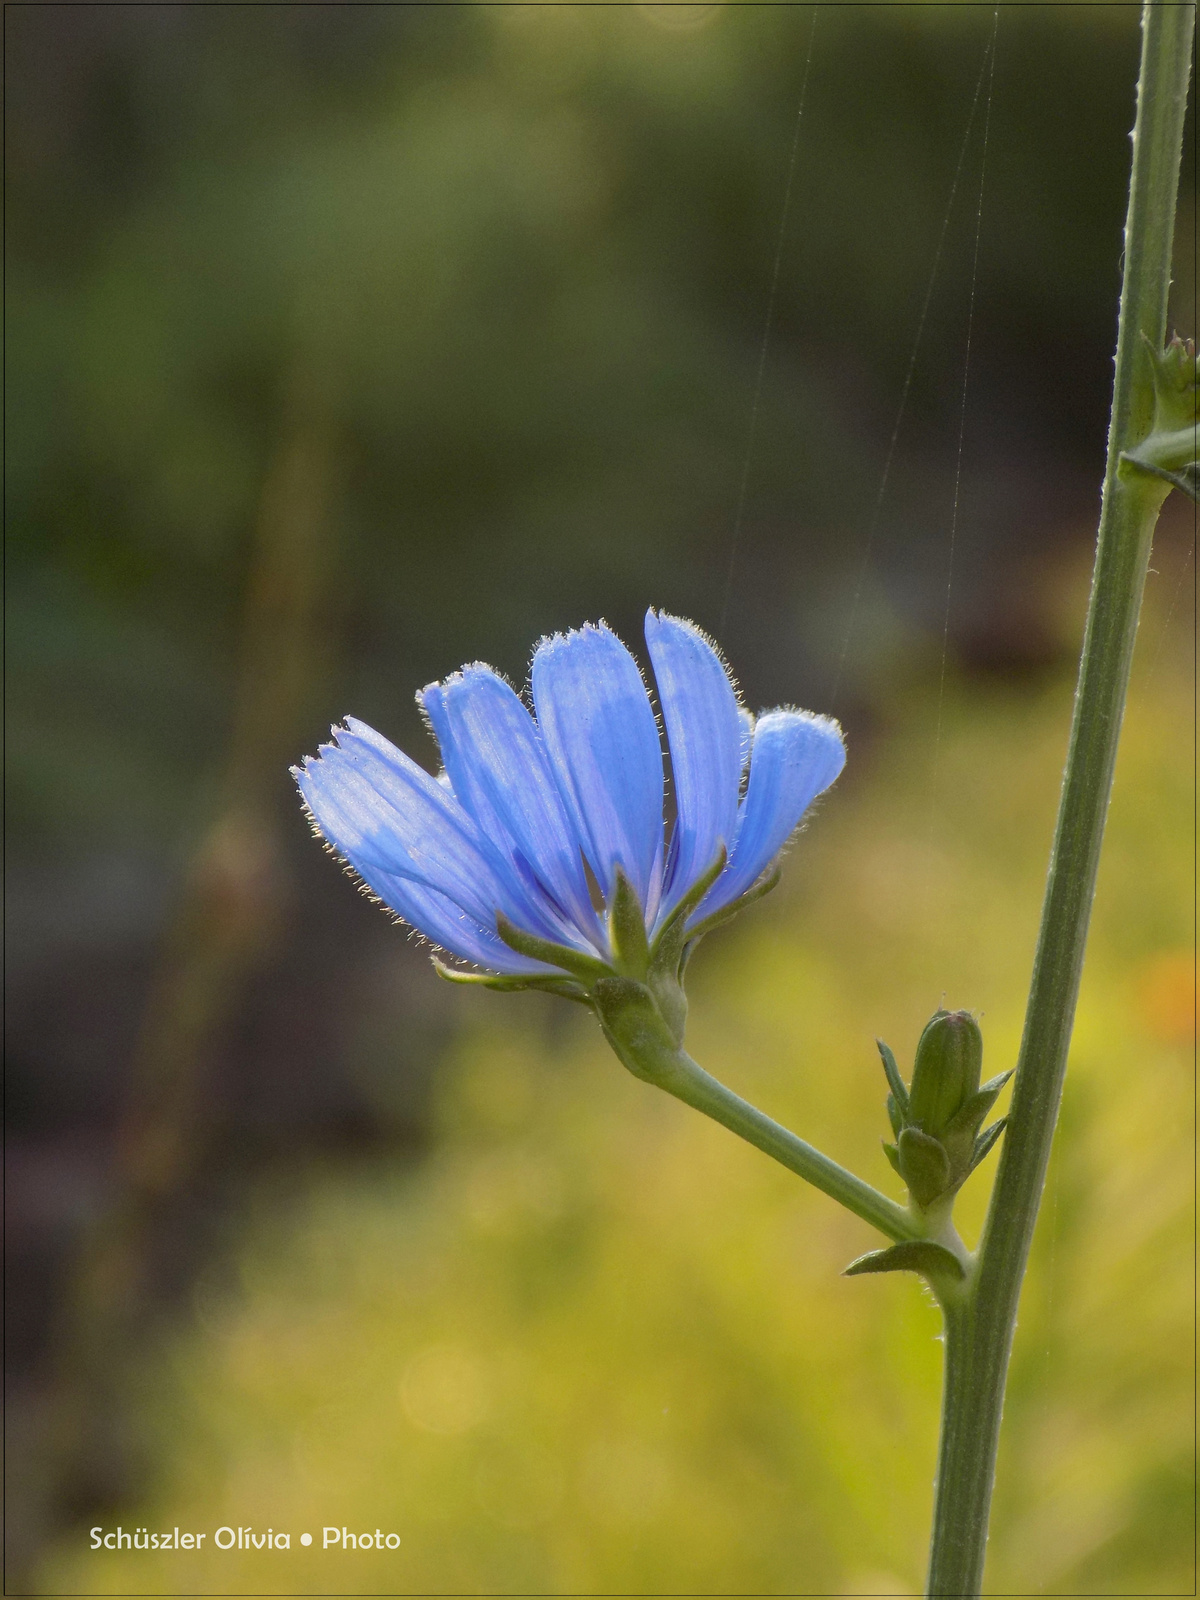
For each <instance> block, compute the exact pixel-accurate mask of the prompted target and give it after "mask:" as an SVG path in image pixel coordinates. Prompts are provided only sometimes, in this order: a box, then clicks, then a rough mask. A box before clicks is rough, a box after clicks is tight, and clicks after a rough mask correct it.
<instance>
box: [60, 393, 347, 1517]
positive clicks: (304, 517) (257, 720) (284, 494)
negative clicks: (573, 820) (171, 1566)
mask: <svg viewBox="0 0 1200 1600" xmlns="http://www.w3.org/2000/svg"><path fill="white" fill-rule="evenodd" d="M334 454H335V452H334V443H333V438H332V429H331V425H330V421H329V416H328V410H327V406H326V405H325V403H324V400H323V397H321V396H320V395H319V394H318V392H317V390H316V388H315V386H314V384H313V383H312V381H311V379H310V378H308V377H307V376H302V377H299V378H295V379H293V381H292V383H291V387H290V392H289V393H288V395H287V398H286V401H285V404H284V405H283V407H282V409H281V419H280V427H279V435H278V442H277V444H276V446H275V449H274V451H273V453H272V456H271V458H270V459H269V461H268V466H267V471H266V474H265V477H264V481H263V486H262V493H261V498H260V502H259V508H258V514H257V517H256V520H255V525H254V528H253V542H252V551H251V560H250V565H249V572H248V576H247V582H246V590H245V602H244V607H243V616H242V624H241V641H240V661H239V668H238V673H237V679H236V686H235V702H234V707H233V715H232V723H231V731H230V738H229V746H228V751H227V754H226V757H225V760H224V771H223V776H222V780H221V783H220V787H219V790H218V800H217V804H216V807H215V815H214V816H213V819H212V822H211V824H210V826H209V827H208V829H207V831H206V832H205V834H204V835H203V837H202V838H201V839H200V841H199V843H198V844H197V846H196V849H195V852H194V854H193V856H192V858H191V861H190V864H189V867H188V869H187V873H186V876H185V879H184V883H183V886H182V892H181V895H180V898H179V902H178V905H177V907H176V910H175V913H174V915H173V918H172V920H171V923H170V926H169V927H168V929H167V931H166V933H165V936H164V940H163V947H162V954H161V958H160V961H159V965H158V970H157V973H156V976H155V978H154V981H153V984H152V988H151V993H150V997H149V1000H148V1003H147V1006H146V1012H145V1017H144V1020H143V1024H142V1028H141V1033H140V1039H139V1043H138V1046H137V1051H136V1055H135V1058H134V1062H133V1069H132V1073H131V1082H130V1090H129V1097H128V1101H127V1105H126V1108H125V1111H124V1115H123V1117H122V1120H121V1124H120V1126H119V1128H118V1132H117V1136H116V1140H115V1145H114V1151H113V1163H112V1169H111V1186H110V1191H109V1194H110V1198H109V1204H108V1207H107V1209H106V1211H105V1213H104V1214H103V1215H102V1216H101V1217H100V1218H99V1219H98V1220H97V1222H96V1224H95V1226H94V1227H93V1228H92V1229H91V1230H90V1232H89V1233H88V1234H87V1235H86V1236H85V1239H84V1241H83V1245H82V1253H81V1260H80V1264H79V1270H78V1275H77V1278H76V1281H75V1285H74V1288H73V1291H72V1293H71V1296H70V1298H69V1301H68V1306H67V1311H66V1317H65V1323H64V1327H63V1330H62V1339H61V1344H60V1352H61V1355H60V1367H59V1394H58V1405H57V1413H58V1416H57V1426H56V1427H55V1428H54V1429H53V1430H52V1438H51V1440H50V1451H49V1455H50V1460H49V1461H48V1469H49V1473H50V1476H51V1481H52V1482H56V1483H57V1485H58V1493H59V1495H60V1496H61V1498H62V1499H63V1501H64V1503H65V1506H66V1508H67V1509H68V1510H71V1511H74V1510H82V1509H83V1508H84V1507H85V1506H86V1505H92V1504H96V1503H97V1502H98V1501H99V1502H103V1501H106V1500H111V1499H113V1498H114V1496H117V1495H120V1494H121V1493H122V1492H123V1491H124V1490H125V1489H127V1487H128V1482H127V1480H128V1476H129V1473H130V1471H131V1469H132V1467H133V1462H132V1460H131V1458H130V1454H129V1450H128V1447H127V1445H125V1444H124V1443H123V1441H122V1437H121V1435H122V1429H121V1426H120V1410H121V1408H120V1404H119V1401H118V1399H117V1391H118V1387H119V1379H120V1377H121V1375H122V1374H123V1372H124V1371H125V1370H126V1369H127V1366H128V1363H129V1362H130V1360H132V1359H136V1355H137V1350H138V1345H139V1342H140V1336H141V1335H143V1334H144V1332H145V1331H146V1327H147V1322H148V1319H149V1317H150V1316H151V1314H152V1313H153V1310H154V1307H155V1292H156V1291H155V1286H156V1257H157V1255H158V1254H159V1253H160V1252H161V1251H162V1250H163V1249H164V1248H169V1247H170V1246H169V1240H168V1241H163V1240H160V1239H159V1237H158V1235H159V1233H160V1231H161V1230H162V1224H163V1220H164V1218H165V1217H166V1216H167V1215H168V1213H169V1211H170V1209H171V1207H172V1205H173V1204H174V1203H175V1202H177V1201H179V1200H180V1199H181V1198H182V1197H184V1196H186V1194H187V1192H188V1191H189V1189H190V1188H194V1186H195V1183H196V1180H197V1177H198V1175H199V1173H200V1171H201V1167H202V1164H203V1162H204V1159H205V1156H206V1154H207V1153H208V1152H209V1150H210V1148H211V1145H212V1142H213V1139H214V1135H215V1133H216V1131H217V1130H216V1128H215V1123H214V1119H213V1116H212V1111H211V1107H212V1104H213V1096H212V1095H211V1094H209V1093H208V1088H209V1083H210V1080H211V1075H212V1071H213V1066H214V1061H215V1059H216V1058H217V1056H218V1054H219V1047H220V1042H221V1038H222V1035H223V1034H224V1032H225V1031H226V1029H227V1028H228V1026H229V1024H230V1023H231V1021H232V1020H233V1019H234V1018H235V1016H236V1015H237V1012H238V1010H239V1007H240V1006H241V1004H242V1001H243V996H244V993H245V990H246V986H247V983H248V981H249V979H250V978H251V976H252V975H253V973H254V971H255V970H256V968H257V967H259V966H260V964H261V963H262V962H263V960H264V959H265V958H266V956H267V954H268V952H269V950H270V948H271V946H272V944H273V942H274V939H275V936H276V932H277V929H278V926H279V921H280V916H281V908H282V903H283V900H284V894H285V888H286V883H285V876H284V870H283V866H282V861H281V851H280V838H279V830H280V799H281V794H282V793H283V792H284V791H283V789H282V786H281V782H280V779H281V774H283V773H284V772H285V771H286V768H287V766H288V764H289V762H290V761H291V760H292V759H293V758H294V756H295V752H296V749H297V748H298V741H299V738H300V737H301V727H302V721H303V717H304V713H305V711H306V710H307V709H308V708H309V706H310V705H311V697H312V694H313V690H314V685H315V683H316V682H317V681H318V679H319V675H320V670H321V667H322V662H321V661H320V660H319V655H320V644H319V642H318V641H319V639H320V632H319V626H318V607H319V605H320V604H321V600H322V596H323V592H324V589H325V587H326V584H327V581H328V579H329V576H330V565H331V542H330V539H329V536H328V533H329V522H330V518H329V507H330V499H331V493H332V485H333V479H334Z"/></svg>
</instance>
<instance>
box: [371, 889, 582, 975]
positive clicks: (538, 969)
mask: <svg viewBox="0 0 1200 1600" xmlns="http://www.w3.org/2000/svg"><path fill="white" fill-rule="evenodd" d="M355 871H356V872H357V873H358V875H359V877H360V878H361V879H362V881H363V882H364V883H365V884H366V886H367V888H368V889H370V890H371V892H372V894H375V895H378V897H379V899H380V900H382V901H383V903H384V904H385V905H387V906H390V907H391V909H392V910H393V911H394V912H396V914H397V915H398V916H400V917H402V918H403V919H404V921H405V922H407V923H409V924H410V925H411V926H412V927H413V928H415V929H416V930H417V932H418V933H421V934H424V936H425V937H426V938H427V939H428V940H430V942H431V943H433V944H436V945H439V946H440V947H441V948H442V949H443V950H445V951H446V952H447V953H448V954H450V955H452V956H457V957H458V958H459V959H460V960H462V961H471V962H474V963H475V965H476V966H480V967H486V968H487V969H488V970H489V971H491V972H501V973H504V974H506V975H510V976H522V975H524V976H530V977H532V976H540V975H544V974H551V975H555V974H557V968H555V967H549V966H546V965H545V964H544V963H543V962H541V961H530V960H529V959H528V957H526V956H519V955H518V954H517V953H516V951H515V950H510V949H509V948H508V946H507V945H506V944H505V943H504V942H503V941H502V940H501V939H499V938H498V937H497V935H496V934H495V933H492V932H489V930H488V929H487V928H483V927H481V926H480V925H479V923H478V922H476V921H475V919H474V918H473V917H469V916H468V915H467V913H466V912H465V911H463V910H461V909H460V908H459V907H458V906H456V905H455V904H454V902H453V900H448V899H447V898H446V896H445V895H444V894H439V893H438V891H437V890H436V889H427V888H425V887H424V886H423V885H421V884H418V883H414V882H413V881H412V880H411V879H410V878H398V877H395V876H394V875H392V874H389V873H386V872H379V871H376V870H375V869H368V870H366V871H364V870H363V869H362V868H361V867H356V868H355Z"/></svg>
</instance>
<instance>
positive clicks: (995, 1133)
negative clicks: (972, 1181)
mask: <svg viewBox="0 0 1200 1600" xmlns="http://www.w3.org/2000/svg"><path fill="white" fill-rule="evenodd" d="M1007 1125H1008V1118H1007V1117H1001V1118H1000V1120H999V1122H993V1123H992V1125H991V1127H990V1128H985V1129H984V1130H983V1132H982V1133H981V1134H980V1135H979V1137H978V1139H976V1141H975V1149H974V1151H973V1152H972V1155H971V1165H970V1166H969V1167H968V1168H967V1174H968V1176H970V1174H971V1173H972V1172H974V1171H975V1168H976V1167H977V1166H978V1165H979V1163H980V1162H981V1161H982V1160H983V1158H984V1156H986V1155H987V1153H988V1151H989V1150H990V1149H991V1148H992V1146H993V1145H994V1144H995V1142H996V1140H997V1139H998V1138H999V1137H1000V1135H1001V1134H1002V1133H1003V1132H1004V1130H1005V1128H1006V1127H1007Z"/></svg>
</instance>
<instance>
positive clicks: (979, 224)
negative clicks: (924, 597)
mask: <svg viewBox="0 0 1200 1600" xmlns="http://www.w3.org/2000/svg"><path fill="white" fill-rule="evenodd" d="M999 28H1000V7H999V6H997V7H996V9H995V11H994V12H993V13H992V36H991V40H990V43H989V45H988V87H987V98H986V100H985V102H984V113H983V146H982V150H981V152H980V160H979V201H978V204H977V206H976V208H975V243H974V250H973V254H972V259H971V288H970V292H969V295H968V298H967V336H966V349H965V351H964V354H963V375H962V391H961V397H960V400H959V411H958V450H957V454H956V457H955V463H954V498H953V502H952V505H951V511H950V535H949V539H948V541H947V544H948V548H947V551H946V604H945V606H944V608H943V611H942V653H941V664H940V667H939V671H938V694H937V716H936V719H935V722H934V733H933V755H932V758H931V760H930V763H929V829H928V835H927V841H928V849H929V852H930V855H931V856H932V852H933V846H934V841H935V839H936V837H937V831H938V830H937V812H938V767H939V764H940V760H941V749H942V721H943V715H944V711H945V703H946V662H947V659H948V657H949V654H950V601H951V596H952V593H953V585H954V549H955V543H956V539H957V534H958V510H959V499H960V491H961V488H962V463H963V445H964V440H965V437H966V428H967V387H968V382H969V379H970V374H971V335H972V333H973V331H974V324H975V290H976V286H977V283H978V278H979V240H980V235H981V233H982V231H983V189H984V180H985V178H986V176H987V151H988V133H989V131H990V128H991V120H992V89H993V86H994V83H995V77H996V35H997V33H998V32H999ZM936 881H937V874H935V873H933V872H928V873H926V874H925V896H926V917H927V919H932V916H933V912H934V909H935V908H934V893H935V883H936Z"/></svg>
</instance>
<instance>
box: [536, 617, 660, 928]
mask: <svg viewBox="0 0 1200 1600" xmlns="http://www.w3.org/2000/svg"><path fill="white" fill-rule="evenodd" d="M532 684H533V702H534V709H535V711H536V713H537V721H538V727H539V728H540V729H541V733H542V738H543V740H544V741H545V746H546V751H547V753H548V755H549V757H550V761H551V766H552V769H553V772H554V777H555V780H556V782H557V784H558V789H559V793H560V794H561V795H562V798H563V802H564V804H565V806H566V809H567V812H568V815H569V816H570V817H571V819H572V821H573V822H574V825H575V827H576V829H577V831H578V834H579V837H580V839H581V840H582V841H583V844H584V849H585V852H586V854H587V859H588V861H589V863H590V865H591V868H592V871H593V872H594V873H595V875H596V878H597V880H598V881H599V884H600V887H601V889H602V891H603V892H604V894H605V896H606V897H608V896H609V895H611V893H612V890H613V887H614V884H615V881H616V880H615V872H616V868H617V867H618V866H621V867H622V868H623V869H624V871H625V874H626V876H627V877H628V878H629V880H630V882H631V883H632V884H633V887H634V888H635V889H636V890H637V893H638V898H639V900H640V901H641V904H642V907H643V910H644V911H645V913H646V917H647V921H651V920H653V917H654V915H655V913H656V911H657V908H658V900H659V895H660V893H661V888H662V858H663V761H662V745H661V743H660V741H659V734H658V724H657V722H656V721H655V719H654V712H653V711H652V710H651V707H650V700H649V697H648V696H647V694H646V686H645V684H644V683H643V682H642V675H641V673H640V672H639V671H638V666H637V662H636V661H635V660H634V659H633V657H632V656H631V655H630V653H629V651H628V650H627V649H626V648H625V646H624V645H623V644H622V643H621V641H620V640H619V639H618V638H617V636H616V634H615V633H613V632H612V630H611V629H610V628H609V627H607V626H606V625H605V624H604V623H600V624H599V625H592V624H590V623H589V624H588V625H587V626H586V627H583V628H580V629H578V630H576V631H575V632H572V633H567V634H555V635H554V636H553V637H552V638H548V639H543V640H542V642H541V644H539V645H538V647H537V650H536V651H535V653H534V657H533V668H532Z"/></svg>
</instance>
